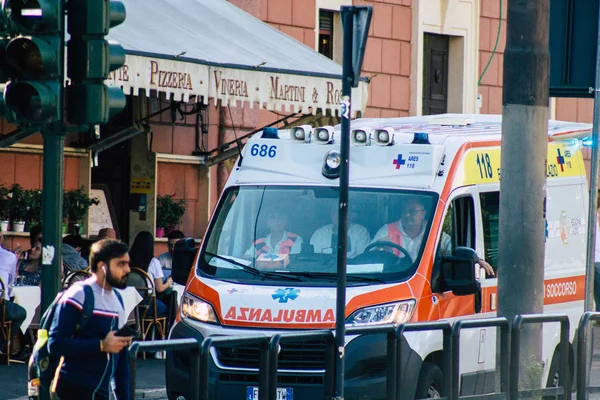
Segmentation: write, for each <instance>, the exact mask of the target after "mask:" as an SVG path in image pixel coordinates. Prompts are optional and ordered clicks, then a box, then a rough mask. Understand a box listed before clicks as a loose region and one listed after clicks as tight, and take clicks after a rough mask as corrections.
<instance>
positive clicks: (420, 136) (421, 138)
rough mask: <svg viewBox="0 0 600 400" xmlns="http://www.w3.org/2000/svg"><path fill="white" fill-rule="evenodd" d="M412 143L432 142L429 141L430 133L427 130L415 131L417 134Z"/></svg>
mask: <svg viewBox="0 0 600 400" xmlns="http://www.w3.org/2000/svg"><path fill="white" fill-rule="evenodd" d="M411 144H431V143H429V135H428V134H427V133H425V132H415V136H414V138H413V141H412V143H411Z"/></svg>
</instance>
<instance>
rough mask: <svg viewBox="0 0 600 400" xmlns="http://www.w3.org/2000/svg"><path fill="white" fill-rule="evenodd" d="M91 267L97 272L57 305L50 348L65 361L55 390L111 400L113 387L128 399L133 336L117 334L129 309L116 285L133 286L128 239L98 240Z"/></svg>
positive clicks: (63, 398) (65, 396)
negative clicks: (126, 310) (130, 352)
mask: <svg viewBox="0 0 600 400" xmlns="http://www.w3.org/2000/svg"><path fill="white" fill-rule="evenodd" d="M90 267H91V271H92V277H91V278H89V279H87V280H85V281H84V282H82V283H81V284H75V285H73V286H72V287H70V288H69V289H68V290H67V291H66V292H65V293H64V294H63V295H62V296H61V297H60V299H59V300H58V302H57V303H56V306H55V307H56V308H55V312H54V315H53V318H52V324H51V327H50V330H49V335H48V352H49V355H50V358H53V357H60V362H59V363H58V366H57V369H56V374H55V377H54V381H53V382H52V387H51V391H52V392H53V394H54V393H55V394H56V395H57V396H58V397H59V398H60V400H71V399H73V400H75V399H76V400H85V399H91V400H108V399H109V398H110V394H111V392H113V391H114V395H115V396H116V398H117V399H118V400H128V399H129V398H130V397H129V359H128V357H127V354H126V349H127V346H128V345H129V344H130V343H131V340H132V337H131V336H117V335H116V333H117V331H118V330H119V328H121V327H123V326H124V325H125V324H126V321H127V315H125V310H124V308H123V300H122V298H121V296H120V295H119V294H118V293H117V291H115V290H113V288H117V289H124V288H125V287H126V286H127V277H128V275H129V272H130V269H129V253H128V248H127V245H126V244H124V243H122V242H120V241H117V240H113V239H104V240H100V241H98V242H96V243H94V244H93V245H92V248H91V253H90ZM90 289H91V290H90ZM90 302H93V303H92V304H93V307H90ZM90 314H91V315H90ZM40 364H43V363H40ZM42 386H44V385H43V383H42Z"/></svg>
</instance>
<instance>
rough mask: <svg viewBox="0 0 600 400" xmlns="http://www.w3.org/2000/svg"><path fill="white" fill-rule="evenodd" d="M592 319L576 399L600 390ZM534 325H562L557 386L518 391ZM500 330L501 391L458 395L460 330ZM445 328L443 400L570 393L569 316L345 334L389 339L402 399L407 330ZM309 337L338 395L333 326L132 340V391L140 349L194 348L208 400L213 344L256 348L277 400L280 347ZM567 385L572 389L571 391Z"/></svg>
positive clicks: (266, 390)
mask: <svg viewBox="0 0 600 400" xmlns="http://www.w3.org/2000/svg"><path fill="white" fill-rule="evenodd" d="M590 321H600V313H594V312H587V313H585V314H583V316H582V317H581V320H580V322H579V327H578V333H577V338H576V341H577V354H576V365H577V382H576V383H577V385H576V390H577V399H578V400H580V399H585V398H586V396H587V394H588V393H600V387H591V386H587V379H588V376H589V371H588V368H587V366H588V363H589V361H590V359H589V357H590V355H589V354H588V353H587V352H586V342H587V341H588V340H590V338H589V333H588V331H589V323H590ZM534 323H560V342H559V345H558V356H559V366H558V385H559V386H558V387H548V388H541V389H528V390H519V386H518V382H519V365H520V361H521V354H520V350H521V343H520V342H521V333H522V327H523V325H525V324H534ZM490 327H496V328H499V329H500V342H499V345H500V349H499V351H497V354H498V355H499V357H500V358H499V360H498V361H499V364H500V365H499V366H500V371H499V372H498V371H497V372H496V379H498V377H499V385H498V380H496V382H497V384H496V387H497V388H498V389H499V390H500V391H499V392H495V393H488V394H479V395H477V396H469V395H467V396H460V395H459V381H460V373H459V365H460V360H459V355H460V334H461V332H462V331H463V330H465V329H474V328H490ZM423 331H442V335H443V343H442V349H441V350H442V354H443V358H442V364H443V365H442V366H441V367H442V368H443V383H442V393H443V394H445V395H446V396H447V397H443V398H442V399H450V400H458V399H471V398H478V399H517V398H519V396H524V397H525V396H527V397H531V396H560V397H561V398H567V397H568V395H569V394H570V388H571V381H570V380H571V378H570V376H571V375H570V373H569V355H570V349H569V319H568V317H567V316H566V315H562V314H531V315H518V316H516V317H515V319H514V321H513V324H512V326H511V324H509V323H508V321H507V320H506V319H505V318H489V319H472V320H459V321H456V322H454V324H453V325H450V323H448V322H447V321H435V322H424V323H408V324H401V325H398V326H394V325H384V326H369V327H348V329H347V330H346V333H347V335H370V334H385V335H386V342H387V345H386V346H387V355H386V356H387V371H386V378H387V383H386V398H387V399H389V400H399V399H401V398H402V396H403V395H405V394H403V393H402V392H401V389H400V383H401V382H402V381H403V379H404V378H405V375H406V371H405V370H404V369H405V367H406V366H405V365H404V364H403V362H402V360H403V347H404V346H403V344H402V341H403V340H404V334H405V333H406V332H423ZM305 340H322V341H324V344H325V349H324V355H325V371H324V379H323V389H324V396H325V398H333V396H334V368H335V354H336V351H335V340H334V335H333V332H332V331H330V330H321V331H303V332H290V333H277V334H273V335H272V336H267V335H260V336H258V335H255V336H213V337H208V338H205V339H204V340H197V339H193V338H192V339H171V340H156V341H148V342H134V343H133V344H132V345H131V346H130V348H129V357H130V360H131V363H130V364H131V365H130V368H131V395H132V398H133V396H134V394H135V382H136V379H135V372H136V358H137V354H138V353H139V352H140V351H162V350H166V351H182V350H185V351H190V352H191V353H190V357H189V358H190V360H191V362H190V370H189V375H190V378H192V377H198V379H190V380H189V388H188V390H189V392H188V395H187V396H186V398H187V399H188V400H209V399H210V398H211V397H210V393H209V390H210V354H211V349H212V348H219V347H225V346H227V347H237V346H248V345H252V346H258V349H259V357H260V362H259V368H258V396H259V398H260V399H261V400H264V399H267V400H276V399H277V383H278V366H279V353H280V351H281V346H282V345H285V343H293V342H298V341H305ZM567 388H568V389H567Z"/></svg>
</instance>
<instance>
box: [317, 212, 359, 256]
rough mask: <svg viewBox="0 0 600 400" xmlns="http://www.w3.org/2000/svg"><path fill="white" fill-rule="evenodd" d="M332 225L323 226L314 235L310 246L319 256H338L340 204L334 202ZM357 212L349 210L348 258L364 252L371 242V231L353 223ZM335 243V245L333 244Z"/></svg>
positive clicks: (330, 214)
mask: <svg viewBox="0 0 600 400" xmlns="http://www.w3.org/2000/svg"><path fill="white" fill-rule="evenodd" d="M329 217H330V218H331V224H328V225H325V226H322V227H321V228H319V229H317V230H316V231H315V233H313V235H312V237H311V238H310V244H312V245H313V248H314V251H315V253H317V254H337V250H336V249H334V247H336V246H337V235H338V203H337V202H334V204H332V206H331V210H330V212H329ZM354 217H356V212H354V211H352V210H348V238H349V241H348V258H352V257H355V256H357V255H359V254H361V253H362V252H363V250H364V249H365V247H367V245H368V244H369V242H370V241H371V235H369V231H368V230H367V228H365V227H364V226H362V225H358V224H354V223H352V220H353V219H354ZM332 242H334V243H332Z"/></svg>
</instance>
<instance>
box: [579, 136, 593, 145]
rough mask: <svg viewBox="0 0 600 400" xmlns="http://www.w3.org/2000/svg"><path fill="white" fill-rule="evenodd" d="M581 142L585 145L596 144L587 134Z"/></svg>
mask: <svg viewBox="0 0 600 400" xmlns="http://www.w3.org/2000/svg"><path fill="white" fill-rule="evenodd" d="M581 144H582V145H583V146H586V147H590V146H591V145H592V144H594V142H593V141H592V138H591V137H589V136H586V137H584V138H583V139H581Z"/></svg>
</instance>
